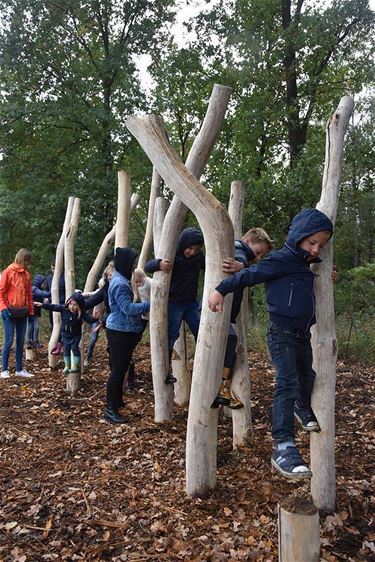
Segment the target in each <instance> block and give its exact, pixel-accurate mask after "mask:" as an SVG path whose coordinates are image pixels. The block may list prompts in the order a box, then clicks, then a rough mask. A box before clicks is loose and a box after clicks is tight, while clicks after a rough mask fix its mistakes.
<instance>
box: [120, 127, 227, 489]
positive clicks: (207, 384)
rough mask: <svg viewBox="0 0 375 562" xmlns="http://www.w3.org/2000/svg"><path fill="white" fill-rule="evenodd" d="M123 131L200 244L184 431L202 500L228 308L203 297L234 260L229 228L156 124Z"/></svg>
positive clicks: (208, 477)
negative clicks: (202, 272) (187, 215)
mask: <svg viewBox="0 0 375 562" xmlns="http://www.w3.org/2000/svg"><path fill="white" fill-rule="evenodd" d="M126 126H127V128H128V129H129V131H130V132H131V133H132V134H133V135H134V136H135V137H136V138H137V140H138V142H139V143H140V145H141V146H142V148H143V149H144V151H145V152H146V154H147V156H148V157H149V158H150V160H151V162H152V163H153V164H154V165H155V166H156V168H157V170H158V171H159V174H160V175H161V176H162V178H163V179H164V181H165V182H166V184H167V185H168V186H169V187H170V188H171V189H172V190H173V192H174V193H176V194H177V195H178V197H180V199H181V200H182V201H183V203H184V205H186V206H187V207H188V208H190V209H191V210H192V212H193V213H194V214H195V215H196V217H197V219H198V221H199V224H200V226H201V228H202V231H203V236H204V239H205V247H206V276H205V284H204V292H203V306H202V316H201V324H200V328H199V335H198V341H197V347H196V354H195V361H194V370H193V378H192V389H191V396H190V408H189V418H188V427H187V440H186V441H187V445H186V451H187V452H186V487H187V493H188V495H191V496H198V497H206V496H207V494H208V493H209V491H210V490H212V489H213V488H214V487H215V484H216V449H217V419H218V415H217V410H214V409H212V408H211V404H212V402H213V400H214V398H215V396H216V393H217V389H218V387H219V378H220V375H221V367H222V365H223V360H224V349H225V343H226V338H227V334H228V325H229V314H230V307H231V304H232V299H231V298H229V299H228V300H226V301H225V305H224V311H223V315H215V314H213V313H212V312H211V311H210V310H209V308H208V297H209V294H210V293H211V292H212V291H213V289H214V288H215V286H216V285H217V283H218V282H219V281H220V280H221V279H222V278H223V273H222V270H221V262H222V259H223V258H224V256H225V257H227V256H233V247H234V235H233V226H232V223H231V220H230V218H229V215H228V213H227V212H226V210H225V209H224V208H223V207H222V205H221V204H220V203H219V201H217V199H216V198H215V197H214V196H213V195H212V194H211V193H210V192H208V191H207V190H206V189H205V188H204V187H203V185H201V184H200V183H199V181H198V180H197V179H196V177H195V176H194V175H193V174H192V173H191V172H189V170H188V169H187V168H186V166H184V165H183V163H182V162H181V160H180V159H179V157H178V156H177V154H176V153H175V151H174V150H173V149H172V147H171V146H170V144H169V142H168V139H167V136H166V133H165V129H164V126H163V121H162V119H161V118H158V117H154V116H145V117H133V116H132V117H129V118H128V119H127V121H126ZM160 382H161V383H162V384H163V381H160Z"/></svg>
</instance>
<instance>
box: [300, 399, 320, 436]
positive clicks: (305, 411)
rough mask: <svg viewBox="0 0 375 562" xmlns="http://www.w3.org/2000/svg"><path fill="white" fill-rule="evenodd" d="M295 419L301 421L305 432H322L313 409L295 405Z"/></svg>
mask: <svg viewBox="0 0 375 562" xmlns="http://www.w3.org/2000/svg"><path fill="white" fill-rule="evenodd" d="M294 417H295V418H296V419H297V420H298V421H299V423H300V424H301V425H302V427H303V429H304V430H305V431H320V426H319V423H318V420H317V419H316V417H315V414H314V412H313V411H312V408H311V407H310V406H309V407H308V408H300V407H299V406H297V404H295V405H294Z"/></svg>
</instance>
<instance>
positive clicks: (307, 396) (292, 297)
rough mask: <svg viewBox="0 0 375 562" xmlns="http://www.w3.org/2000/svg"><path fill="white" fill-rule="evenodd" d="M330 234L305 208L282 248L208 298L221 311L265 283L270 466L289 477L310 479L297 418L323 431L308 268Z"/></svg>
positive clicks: (319, 216)
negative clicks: (237, 295) (315, 407)
mask: <svg viewBox="0 0 375 562" xmlns="http://www.w3.org/2000/svg"><path fill="white" fill-rule="evenodd" d="M332 233H333V225H332V222H331V221H330V219H329V218H328V217H327V216H326V215H325V214H324V213H322V212H321V211H318V210H317V209H303V210H302V211H301V212H300V213H298V214H297V215H296V216H295V217H294V219H293V221H292V224H291V226H290V229H289V233H288V237H287V240H286V242H285V244H284V247H283V248H282V249H281V250H277V251H274V252H271V253H270V254H269V255H268V256H267V257H266V258H264V259H263V260H262V261H261V262H259V264H257V265H255V266H252V267H249V268H245V269H243V270H242V271H240V272H239V273H235V274H234V275H232V276H231V277H228V278H226V279H224V280H223V281H222V282H221V283H220V284H219V285H218V286H217V287H216V290H215V291H214V292H213V293H212V295H211V297H210V299H209V308H210V310H212V311H213V312H220V311H222V309H223V302H224V296H225V295H227V294H228V293H231V292H233V291H236V290H238V289H241V288H244V287H249V286H253V285H257V284H258V283H265V286H266V295H267V306H268V313H269V326H268V331H267V339H268V347H269V351H270V354H271V358H272V361H273V363H274V367H275V369H276V389H275V396H274V400H273V407H272V437H273V439H274V443H275V448H274V450H273V452H272V457H271V464H272V465H273V467H274V468H276V469H277V470H278V471H279V472H280V473H281V474H282V475H283V476H286V477H287V478H310V477H311V471H310V470H309V468H308V467H307V466H306V465H305V463H304V461H303V459H302V457H301V455H300V453H299V451H298V450H297V448H296V447H295V444H294V416H295V417H296V418H297V419H298V421H300V422H301V424H302V427H303V428H304V429H306V430H307V431H319V430H320V427H319V424H318V421H317V419H316V417H315V415H314V413H313V411H312V409H311V394H312V390H313V385H314V379H315V372H314V370H313V368H312V360H313V357H312V349H311V343H310V337H311V335H310V327H311V326H312V325H313V324H315V322H316V320H315V295H314V273H313V272H312V271H311V270H310V264H311V263H318V262H320V261H321V260H320V258H319V253H320V251H321V249H322V248H323V247H324V246H325V244H326V243H327V242H328V240H329V239H330V238H331V236H332Z"/></svg>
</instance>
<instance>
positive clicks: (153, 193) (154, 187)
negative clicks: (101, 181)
mask: <svg viewBox="0 0 375 562" xmlns="http://www.w3.org/2000/svg"><path fill="white" fill-rule="evenodd" d="M160 184H161V177H160V176H159V173H158V171H157V170H156V168H155V166H154V167H153V170H152V181H151V190H150V199H149V202H148V213H147V224H146V232H145V237H144V240H143V244H142V250H141V253H140V255H139V259H138V267H140V268H141V269H144V268H145V263H146V261H147V260H148V258H149V256H150V254H151V249H152V238H153V225H154V209H155V201H156V199H157V198H158V197H160Z"/></svg>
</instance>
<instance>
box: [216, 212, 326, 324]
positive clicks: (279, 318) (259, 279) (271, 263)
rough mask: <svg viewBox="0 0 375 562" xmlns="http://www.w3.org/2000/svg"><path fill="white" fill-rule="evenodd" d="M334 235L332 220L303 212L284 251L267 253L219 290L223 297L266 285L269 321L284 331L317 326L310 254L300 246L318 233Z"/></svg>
mask: <svg viewBox="0 0 375 562" xmlns="http://www.w3.org/2000/svg"><path fill="white" fill-rule="evenodd" d="M321 231H328V232H330V233H331V236H332V233H333V225H332V222H331V221H330V219H329V218H328V217H327V216H326V215H325V214H324V213H322V212H321V211H318V210H317V209H303V210H302V211H300V212H299V213H298V214H297V215H296V216H295V217H294V219H293V221H292V224H291V226H290V229H289V233H288V236H287V240H286V242H285V244H284V246H283V248H282V249H281V250H276V251H274V252H271V253H270V254H268V256H267V257H265V258H264V259H263V260H261V261H260V262H259V263H258V264H257V265H254V266H251V267H249V268H245V269H243V270H242V271H240V272H239V273H235V274H234V275H232V276H231V277H227V278H226V279H224V280H223V281H222V282H221V283H220V284H219V285H218V286H217V287H216V290H217V291H219V293H220V294H222V295H223V296H224V295H226V294H228V293H231V292H233V291H236V290H238V289H243V288H244V287H251V286H253V285H257V284H259V283H265V286H266V293H267V306H268V312H269V316H270V321H271V322H274V323H275V324H277V325H279V326H282V327H284V328H294V329H296V330H301V331H308V330H309V328H310V326H312V325H313V324H315V295H314V273H313V272H312V271H311V270H310V263H314V262H315V263H317V262H320V261H321V260H320V258H318V257H317V258H315V259H313V260H311V261H307V258H308V257H309V253H308V252H306V251H305V250H303V249H302V248H301V247H300V246H299V243H300V242H301V241H302V240H303V239H304V238H307V237H308V236H311V235H313V234H316V233H317V232H321Z"/></svg>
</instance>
